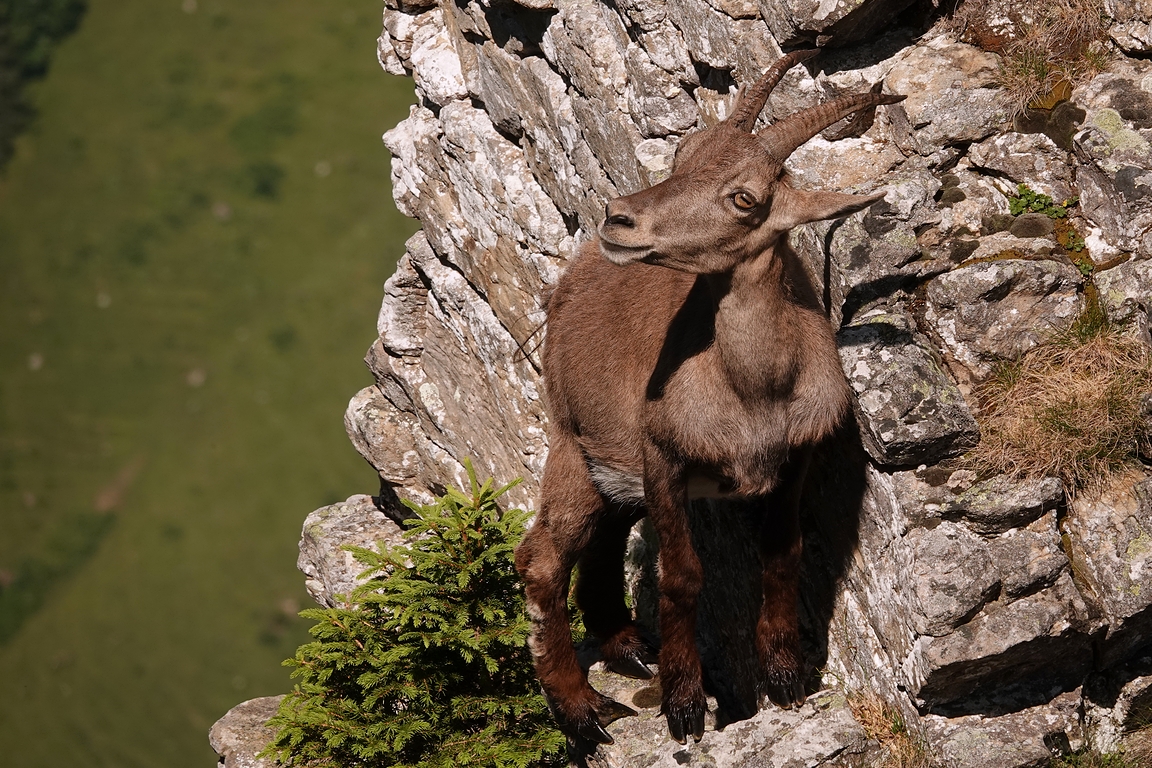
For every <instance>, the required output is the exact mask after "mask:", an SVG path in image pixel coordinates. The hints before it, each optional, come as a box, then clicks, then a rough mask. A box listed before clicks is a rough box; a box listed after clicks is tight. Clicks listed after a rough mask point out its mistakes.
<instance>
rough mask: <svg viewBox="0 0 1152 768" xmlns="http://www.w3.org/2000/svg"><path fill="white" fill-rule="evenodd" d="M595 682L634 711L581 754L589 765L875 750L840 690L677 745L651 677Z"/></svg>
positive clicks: (599, 676) (661, 765)
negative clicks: (606, 740)
mask: <svg viewBox="0 0 1152 768" xmlns="http://www.w3.org/2000/svg"><path fill="white" fill-rule="evenodd" d="M593 680H594V683H595V685H596V687H597V688H598V689H599V690H600V691H601V692H603V693H605V694H606V695H609V696H612V697H613V698H615V699H616V700H617V701H622V702H624V703H626V704H628V705H630V706H632V707H633V708H635V709H637V710H638V711H639V712H640V715H639V717H627V718H623V719H621V720H617V721H616V722H615V723H613V724H612V726H610V727H609V728H608V731H609V733H611V734H612V736H613V737H614V738H615V739H616V743H615V744H611V745H607V746H601V747H600V748H598V749H597V750H596V753H595V754H594V755H592V756H591V757H590V758H589V759H588V760H587V765H588V766H590V767H592V766H595V768H631V766H635V765H645V766H650V768H678V767H679V766H700V768H704V767H705V766H718V765H723V766H742V767H743V766H746V767H747V768H752V767H753V766H755V767H756V768H799V767H800V766H803V767H804V768H818V767H821V766H827V767H828V768H832V767H833V766H837V767H840V766H843V767H844V768H848V766H862V765H865V764H866V760H867V759H868V758H870V757H871V758H874V757H875V756H876V755H877V754H878V752H879V749H878V748H877V745H876V743H875V742H870V741H869V739H868V736H867V734H865V732H864V729H863V728H862V727H861V726H860V724H859V723H857V722H856V720H855V719H854V718H853V717H852V713H851V711H850V710H849V707H848V703H847V701H846V700H845V698H844V696H843V695H842V694H837V693H833V692H823V693H818V694H815V695H813V696H811V697H809V699H808V701H807V702H805V703H804V705H803V706H802V707H800V708H798V709H794V710H783V709H777V708H775V707H772V706H769V707H767V708H766V709H764V710H763V711H761V712H760V713H758V714H757V715H755V716H754V717H752V718H750V719H747V720H742V721H740V722H736V723H730V724H727V725H724V726H723V728H722V730H717V729H715V727H714V725H713V723H714V717H713V713H712V712H709V716H708V720H709V723H708V728H707V730H706V731H705V733H704V738H703V740H701V741H700V743H699V744H690V745H688V746H680V745H679V744H677V743H675V742H674V741H672V740H670V739H669V738H667V726H666V725H665V722H664V718H663V717H662V716H660V714H659V706H660V698H659V696H660V694H659V680H658V679H657V680H656V681H654V682H653V683H652V684H650V685H647V686H642V685H641V684H637V683H636V682H635V681H628V680H624V679H621V678H618V677H616V676H614V675H608V674H607V673H603V672H600V673H596V672H594V673H593Z"/></svg>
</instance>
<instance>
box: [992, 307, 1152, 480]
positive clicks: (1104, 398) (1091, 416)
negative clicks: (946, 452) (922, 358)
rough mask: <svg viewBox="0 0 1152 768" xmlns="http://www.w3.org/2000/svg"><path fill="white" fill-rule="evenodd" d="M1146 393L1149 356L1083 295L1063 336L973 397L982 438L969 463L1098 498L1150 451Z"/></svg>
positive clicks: (1007, 367)
mask: <svg viewBox="0 0 1152 768" xmlns="http://www.w3.org/2000/svg"><path fill="white" fill-rule="evenodd" d="M1150 390H1152V350H1149V349H1148V347H1146V346H1145V345H1144V344H1142V343H1141V342H1140V341H1138V340H1136V339H1134V338H1131V337H1130V336H1129V335H1127V334H1126V333H1124V332H1123V330H1122V329H1119V328H1116V327H1114V326H1112V325H1111V324H1109V323H1108V321H1107V318H1106V316H1105V315H1104V312H1103V310H1102V309H1101V308H1100V306H1099V304H1098V302H1096V301H1095V300H1094V297H1092V296H1089V301H1088V305H1087V309H1086V310H1085V311H1084V313H1083V314H1082V315H1081V317H1080V318H1079V319H1078V320H1077V321H1076V322H1075V323H1074V324H1073V325H1072V327H1071V328H1069V329H1068V330H1067V331H1065V332H1063V333H1061V334H1060V335H1058V336H1057V337H1056V338H1054V339H1053V340H1052V341H1051V342H1049V343H1047V344H1044V345H1041V346H1039V347H1036V348H1034V349H1032V350H1029V351H1028V352H1027V353H1025V354H1024V355H1023V357H1021V358H1020V359H1019V360H1017V361H1015V362H1011V363H1004V364H1002V365H1001V366H1000V367H999V368H998V369H997V370H996V371H995V372H994V373H993V375H992V377H991V379H989V381H987V382H986V383H985V384H984V385H983V386H981V387H980V388H979V389H978V390H977V393H976V395H977V398H978V399H979V402H980V407H981V414H980V432H981V439H980V444H979V445H978V446H977V447H976V449H975V450H974V451H973V452H972V454H971V455H970V457H971V459H972V460H973V461H974V462H975V464H976V465H977V468H978V469H979V470H981V471H988V472H993V473H1004V474H1008V475H1012V476H1015V477H1021V478H1036V477H1045V476H1054V477H1059V478H1060V479H1061V480H1063V481H1064V485H1065V487H1066V488H1068V489H1069V492H1071V493H1075V492H1076V491H1077V489H1099V488H1100V487H1101V486H1102V484H1103V481H1104V480H1105V479H1106V478H1108V477H1109V476H1110V475H1112V474H1113V473H1116V472H1119V471H1122V470H1123V469H1125V468H1127V467H1130V466H1131V465H1132V464H1133V463H1134V462H1136V461H1137V460H1138V458H1139V455H1140V453H1141V452H1145V453H1146V452H1147V451H1148V450H1149V449H1150V447H1152V445H1150V438H1152V436H1150V435H1149V424H1148V415H1147V414H1146V413H1144V412H1143V403H1142V398H1143V397H1144V395H1145V394H1146V393H1147V392H1149V391H1150Z"/></svg>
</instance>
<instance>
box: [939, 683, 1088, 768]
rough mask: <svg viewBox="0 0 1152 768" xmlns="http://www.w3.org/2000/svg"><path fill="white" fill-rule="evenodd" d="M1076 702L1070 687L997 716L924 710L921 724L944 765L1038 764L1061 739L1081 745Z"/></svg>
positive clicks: (961, 767) (1044, 763) (995, 766)
mask: <svg viewBox="0 0 1152 768" xmlns="http://www.w3.org/2000/svg"><path fill="white" fill-rule="evenodd" d="M1079 704H1080V697H1079V696H1078V695H1076V693H1075V692H1071V693H1065V694H1061V695H1059V696H1057V697H1056V698H1055V699H1053V700H1052V702H1051V703H1050V704H1045V705H1040V706H1035V707H1029V708H1027V709H1024V710H1022V711H1020V712H1013V713H1010V714H1005V715H1000V716H999V717H982V716H979V715H968V716H965V717H956V718H944V717H940V716H938V715H928V716H926V717H925V718H924V727H925V730H926V731H927V734H928V743H929V744H930V746H931V748H932V751H933V753H934V754H936V755H938V756H940V757H941V758H943V760H944V763H943V764H944V765H946V766H948V768H1000V766H1009V767H1010V768H1017V767H1018V766H1037V768H1041V767H1043V766H1047V765H1049V764H1050V763H1051V762H1052V754H1053V748H1052V745H1057V744H1060V743H1061V742H1064V743H1066V744H1068V745H1069V746H1070V747H1071V748H1072V749H1078V748H1079V747H1080V746H1081V745H1082V744H1083V735H1082V732H1081V726H1080V720H1079V716H1078V712H1077V708H1078V707H1079Z"/></svg>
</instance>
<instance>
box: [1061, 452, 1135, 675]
mask: <svg viewBox="0 0 1152 768" xmlns="http://www.w3.org/2000/svg"><path fill="white" fill-rule="evenodd" d="M1065 526H1066V531H1067V534H1068V537H1069V540H1070V548H1071V553H1072V554H1071V557H1072V571H1073V573H1074V574H1075V575H1076V578H1077V580H1078V581H1079V583H1080V585H1081V588H1082V589H1083V590H1084V593H1085V597H1086V598H1087V599H1088V600H1089V601H1090V602H1091V603H1092V605H1093V607H1094V608H1095V609H1096V610H1098V611H1099V612H1100V613H1101V614H1102V615H1103V619H1104V621H1105V622H1106V623H1107V627H1108V630H1107V634H1106V635H1105V637H1104V639H1103V643H1102V645H1101V649H1100V650H1101V656H1102V661H1103V664H1104V665H1105V666H1110V665H1112V664H1114V663H1117V662H1120V661H1122V660H1124V658H1125V657H1126V655H1127V654H1129V653H1130V652H1131V651H1132V650H1134V649H1135V648H1137V647H1139V646H1140V645H1142V644H1144V643H1146V642H1147V641H1148V636H1149V632H1150V631H1152V477H1148V476H1146V475H1145V474H1144V473H1141V474H1139V475H1137V476H1135V477H1127V478H1122V479H1120V480H1118V481H1116V483H1115V484H1114V485H1113V486H1112V487H1111V488H1109V489H1108V490H1107V491H1105V492H1104V493H1102V494H1100V495H1099V496H1098V497H1095V498H1093V497H1091V496H1088V495H1084V494H1082V495H1080V496H1078V497H1077V498H1076V499H1075V500H1074V501H1073V502H1072V503H1071V504H1070V507H1069V514H1068V517H1067V520H1066V523H1065Z"/></svg>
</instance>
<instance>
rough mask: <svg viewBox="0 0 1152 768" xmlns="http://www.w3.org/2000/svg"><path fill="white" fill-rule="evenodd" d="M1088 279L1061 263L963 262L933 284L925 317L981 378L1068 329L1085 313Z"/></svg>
mask: <svg viewBox="0 0 1152 768" xmlns="http://www.w3.org/2000/svg"><path fill="white" fill-rule="evenodd" d="M1082 282H1083V278H1082V277H1081V276H1080V273H1079V272H1078V271H1077V269H1076V268H1075V267H1073V266H1072V265H1071V264H1065V263H1062V262H1057V261H1022V260H1020V259H1004V260H1002V261H1001V260H995V261H986V262H976V263H969V264H966V265H963V266H961V267H959V268H957V269H955V270H953V271H951V272H949V273H947V274H944V275H941V276H939V277H937V278H935V279H933V280H932V282H930V283H929V284H928V307H927V311H926V312H925V315H924V316H925V319H926V320H927V322H928V323H930V324H931V325H932V327H933V328H934V329H935V331H936V333H937V334H938V335H939V337H940V338H941V339H943V341H944V343H945V345H947V348H948V351H949V352H950V353H951V354H952V355H953V356H954V357H955V358H956V360H958V361H959V362H960V363H961V364H962V365H964V366H965V367H967V368H968V369H969V370H970V371H971V372H972V373H973V374H974V375H975V376H976V377H977V378H984V377H986V376H987V375H988V374H989V373H991V371H992V367H993V365H994V364H995V362H996V361H997V360H1004V359H1007V360H1011V359H1013V358H1016V357H1018V356H1019V355H1021V354H1023V353H1024V352H1026V351H1028V350H1029V349H1031V348H1032V347H1034V346H1036V345H1037V344H1039V343H1041V342H1042V341H1045V340H1047V339H1048V338H1050V337H1051V336H1053V335H1054V334H1056V333H1057V332H1059V331H1060V330H1062V329H1063V328H1065V327H1067V326H1068V325H1069V324H1071V322H1072V321H1073V320H1074V319H1075V318H1076V316H1077V315H1078V314H1079V312H1080V303H1081V300H1080V292H1079V291H1080V285H1081V283H1082Z"/></svg>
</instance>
